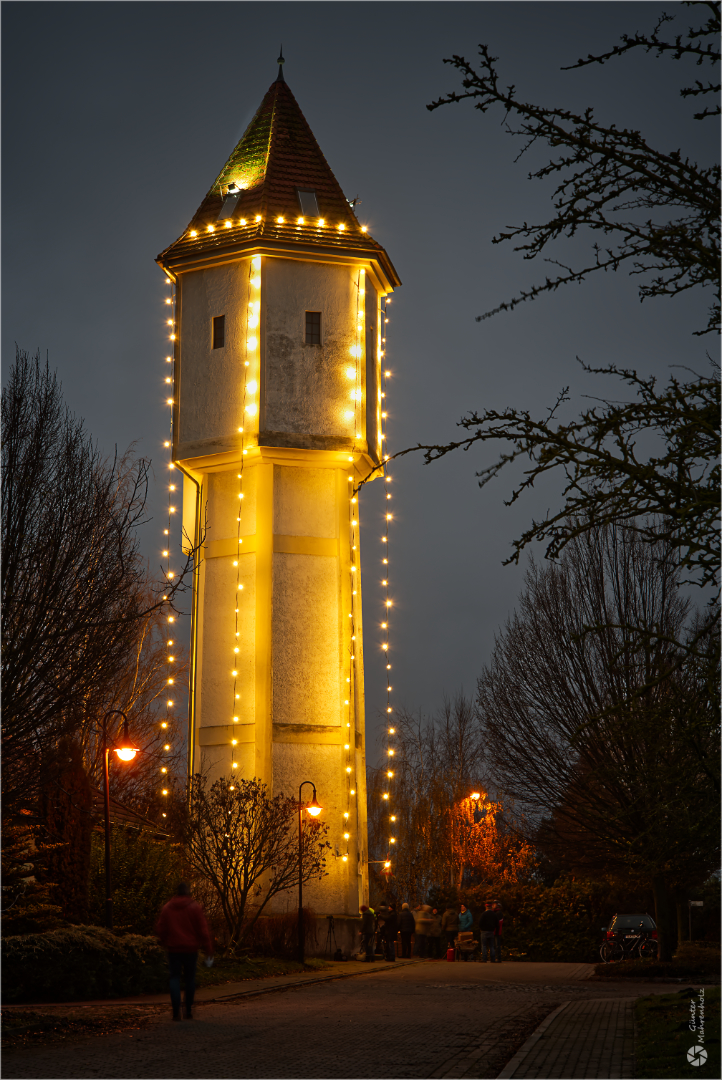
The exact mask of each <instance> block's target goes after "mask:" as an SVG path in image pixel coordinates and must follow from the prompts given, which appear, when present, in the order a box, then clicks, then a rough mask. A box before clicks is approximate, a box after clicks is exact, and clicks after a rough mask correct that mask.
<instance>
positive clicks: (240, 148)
mask: <svg viewBox="0 0 722 1080" xmlns="http://www.w3.org/2000/svg"><path fill="white" fill-rule="evenodd" d="M279 76H280V77H279V78H278V79H277V80H276V82H274V83H272V85H271V87H270V88H269V90H268V92H267V94H266V96H265V97H264V99H263V101H262V102H261V105H260V107H259V109H258V111H257V112H256V115H255V116H254V117H253V119H252V120H251V122H250V124H249V125H248V128H247V129H246V131H245V133H244V135H243V137H242V138H241V140H240V142H239V143H238V145H237V146H236V147H235V149H234V150H233V152H232V154H231V156H230V157H229V158H228V161H227V162H226V164H225V165H224V166H223V168H222V169H221V171H220V173H219V175H218V177H217V179H216V180H215V182H214V184H213V186H212V187H211V189H210V191H209V192H208V194H207V195H206V197H205V198H204V199H203V202H202V203H201V205H200V206H199V208H198V210H197V211H196V213H195V214H194V215H193V219H192V220H191V222H190V224H189V226H188V228H187V229H186V231H185V232H184V233H183V235H182V236H181V237H179V239H178V240H176V241H175V243H174V244H171V246H170V247H169V248H167V249H166V250H165V251H164V252H162V254H161V255H159V256H158V262H159V263H160V264H161V265H162V266H166V267H168V268H169V269H173V268H177V269H182V268H183V267H184V266H185V267H186V268H190V265H193V264H196V263H197V262H198V261H199V257H200V261H202V262H205V259H206V258H207V257H208V256H209V255H210V256H211V257H212V254H213V253H217V254H219V255H220V254H222V253H224V252H227V251H228V252H230V251H233V250H234V249H244V248H247V247H259V246H261V247H264V248H269V249H273V248H275V247H279V248H288V247H289V246H293V247H300V248H302V249H307V250H311V249H316V250H318V248H321V249H323V248H327V249H328V248H330V249H333V250H335V251H336V252H337V253H339V254H340V251H341V250H342V249H345V250H346V251H349V253H350V252H353V253H354V254H355V255H362V253H368V256H369V257H371V258H375V259H376V260H378V261H379V262H380V263H382V265H383V268H384V272H385V274H386V276H387V277H388V278H389V284H390V285H392V286H393V285H399V284H400V281H399V279H398V276H397V274H396V271H395V270H394V268H393V266H392V265H391V262H390V261H389V259H388V256H387V255H386V252H385V251H384V249H383V248H382V247H381V245H380V244H378V243H376V241H375V240H373V239H372V238H371V237H370V236H369V235H368V233H367V232H366V231H365V229H364V228H362V226H361V225H359V222H358V220H357V218H356V216H355V214H354V213H353V210H352V208H351V206H350V204H349V202H348V200H347V199H346V197H345V196H344V193H343V191H342V190H341V187H340V185H339V183H338V181H337V179H336V177H335V176H334V175H333V172H332V171H331V168H330V166H329V164H328V162H327V161H326V158H325V157H324V155H323V153H322V152H321V148H320V146H319V145H318V143H317V142H316V139H315V137H314V135H313V132H312V131H311V128H310V127H309V125H308V123H307V121H306V118H305V117H304V115H303V113H302V112H301V110H300V108H299V106H298V102H297V101H296V99H295V97H294V96H293V94H292V93H291V90H290V89H289V86H288V84H287V83H286V82H285V81H284V80H283V76H282V73H281V71H280V70H279ZM238 188H240V189H242V194H241V196H240V198H239V199H238V201H237V203H236V204H235V206H234V208H233V213H232V215H231V216H230V217H225V218H224V217H222V216H221V214H222V211H223V213H224V214H225V213H227V207H226V205H224V204H225V200H226V197H227V196H228V193H229V189H230V191H231V193H233V192H234V191H235V190H236V189H238ZM299 189H300V190H301V191H309V192H315V196H316V201H317V206H318V216H315V215H313V216H310V217H309V216H306V217H304V219H303V224H300V223H299V217H301V216H302V211H301V206H300V203H299V195H298V192H299ZM231 205H232V202H231Z"/></svg>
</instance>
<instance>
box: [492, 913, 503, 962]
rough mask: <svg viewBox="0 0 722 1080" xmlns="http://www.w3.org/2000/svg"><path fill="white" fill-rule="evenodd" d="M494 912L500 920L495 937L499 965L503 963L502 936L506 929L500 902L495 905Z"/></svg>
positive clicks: (496, 957) (496, 958)
mask: <svg viewBox="0 0 722 1080" xmlns="http://www.w3.org/2000/svg"><path fill="white" fill-rule="evenodd" d="M494 911H495V912H496V916H497V918H498V920H499V925H498V927H497V931H496V935H495V937H494V948H495V950H496V956H495V960H496V962H497V964H500V963H501V935H502V933H503V929H504V916H503V914H502V910H501V904H500V903H499V902H498V901H497V903H496V904H494Z"/></svg>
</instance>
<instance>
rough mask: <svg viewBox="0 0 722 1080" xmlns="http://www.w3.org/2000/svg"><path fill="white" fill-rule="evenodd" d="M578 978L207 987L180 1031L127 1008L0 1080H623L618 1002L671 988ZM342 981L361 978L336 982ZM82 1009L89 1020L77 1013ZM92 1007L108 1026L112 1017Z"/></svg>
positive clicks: (6, 1071) (379, 972) (439, 969)
mask: <svg viewBox="0 0 722 1080" xmlns="http://www.w3.org/2000/svg"><path fill="white" fill-rule="evenodd" d="M344 969H345V970H344ZM590 970H591V966H590V965H579V964H527V963H518V964H517V963H513V964H502V965H498V966H497V965H482V964H446V963H444V962H441V963H438V962H421V963H406V964H400V963H397V964H389V965H385V964H383V963H379V964H373V965H372V964H368V965H364V964H359V965H357V966H356V968H355V970H354V969H352V968H351V967H350V964H349V965H346V964H334V965H333V968H332V969H331V971H330V972H328V973H326V972H318V973H312V974H310V975H309V976H301V977H299V976H281V977H279V978H274V979H268V980H262V981H261V985H259V984H258V983H255V984H249V983H241V984H227V985H226V986H224V987H213V988H208V991H207V993H215V994H216V998H215V1000H212V1001H211V1000H206V1001H200V1002H199V1008H198V1010H197V1015H196V1019H195V1020H194V1022H193V1023H181V1024H174V1023H172V1022H171V1018H170V1009H169V1008H168V1003H167V999H166V998H165V997H163V1000H162V1004H161V1003H152V1002H149V1003H148V1004H147V1005H143V1004H140V1003H139V1002H138V999H135V1000H134V1002H133V1003H132V1005H131V1006H128V1005H126V1006H125V1011H126V1012H127V1013H135V1012H137V1013H138V1014H139V1015H138V1019H137V1021H135V1020H132V1019H131V1020H130V1021H126V1020H125V1019H124V1018H123V1017H122V1016H121V1017H120V1019H119V1024H118V1026H117V1027H112V1025H111V1026H110V1028H109V1030H108V1031H107V1032H105V1033H103V1034H98V1035H92V1034H90V1033H89V1034H87V1035H78V1036H73V1035H72V1034H70V1033H69V1034H68V1037H67V1038H65V1039H63V1037H62V1034H61V1036H60V1039H61V1041H55V1042H54V1043H53V1044H52V1045H48V1044H45V1045H43V1044H41V1043H39V1044H35V1045H29V1046H26V1047H17V1048H13V1049H9V1050H7V1051H6V1052H5V1054H4V1058H3V1075H4V1077H5V1078H6V1080H31V1078H36V1080H37V1078H42V1080H49V1078H53V1080H60V1078H64V1080H65V1078H67V1080H79V1078H85V1077H88V1078H91V1077H92V1078H98V1077H102V1078H104V1080H111V1078H114V1077H117V1078H123V1080H128V1078H132V1080H151V1078H159V1080H167V1078H173V1080H202V1078H207V1080H221V1078H224V1077H227V1078H233V1080H238V1078H246V1080H252V1078H258V1080H267V1078H271V1077H275V1078H284V1077H285V1078H293V1080H298V1078H346V1077H353V1078H357V1080H358V1078H369V1080H378V1078H379V1077H385V1078H399V1080H401V1078H410V1080H419V1078H421V1077H427V1078H429V1080H432V1078H443V1077H446V1078H469V1080H471V1078H474V1080H485V1078H489V1080H493V1078H497V1077H500V1076H501V1077H510V1078H511V1077H514V1078H522V1077H540V1078H541V1077H549V1078H552V1077H553V1078H554V1080H562V1078H567V1077H570V1078H571V1077H573V1078H575V1080H582V1078H586V1077H600V1078H602V1077H603V1078H605V1080H611V1078H612V1077H620V1078H621V1077H627V1076H630V1077H631V1076H633V1069H632V1041H631V1039H632V1026H631V1005H632V1002H633V1000H634V998H633V997H630V994H633V995H635V996H636V995H637V994H646V993H667V992H669V991H670V990H673V989H678V987H676V986H674V987H670V986H667V985H662V984H660V985H659V986H654V988H653V987H652V986H644V987H643V986H641V985H635V986H630V985H629V984H622V983H621V982H619V983H614V984H609V983H607V984H605V985H600V984H599V983H596V982H595V983H590V982H588V981H586V980H585V976H586V975H587V974H588V973H589V971H590ZM356 973H358V974H359V975H362V974H363V975H365V976H366V977H358V978H354V977H349V976H352V975H354V974H356ZM263 984H266V985H263ZM239 987H240V990H239V989H238V988H239ZM234 990H235V991H236V992H235V993H234ZM281 990H285V991H286V992H285V993H281V992H279V991H281ZM219 992H220V993H219ZM221 995H222V996H221ZM94 1004H95V1005H96V1007H97V1003H94ZM118 1004H120V1003H118ZM57 1008H60V1007H59V1006H58V1007H57ZM67 1008H68V1006H67V1005H66V1006H65V1009H66V1010H67ZM75 1008H76V1012H77V1010H78V1006H77V1005H76V1007H75ZM86 1008H87V1010H88V1014H89V1015H90V1009H91V1006H90V1004H88V1005H87V1006H86ZM106 1008H107V1011H108V1015H111V1014H113V1015H119V1013H120V1010H118V1012H117V1013H116V1010H115V1009H114V1008H113V1006H112V1005H108V1006H106ZM43 1011H45V1010H43ZM519 1047H521V1049H519ZM505 1062H508V1065H507V1066H506V1067H504V1066H505Z"/></svg>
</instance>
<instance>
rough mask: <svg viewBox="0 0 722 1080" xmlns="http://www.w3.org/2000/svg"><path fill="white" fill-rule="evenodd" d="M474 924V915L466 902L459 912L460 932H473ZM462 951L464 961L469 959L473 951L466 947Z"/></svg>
mask: <svg viewBox="0 0 722 1080" xmlns="http://www.w3.org/2000/svg"><path fill="white" fill-rule="evenodd" d="M473 926H474V916H473V915H472V913H471V912H470V911H469V909H468V907H467V906H466V904H462V905H461V912H460V914H459V933H460V934H466V933H471V931H472V929H473ZM460 951H461V957H462V960H464V961H466V960H468V959H469V956H470V955H471V953H470V952H469V951H468V950H466V949H461V950H460Z"/></svg>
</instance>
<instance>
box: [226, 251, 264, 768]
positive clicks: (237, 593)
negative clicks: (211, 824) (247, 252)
mask: <svg viewBox="0 0 722 1080" xmlns="http://www.w3.org/2000/svg"><path fill="white" fill-rule="evenodd" d="M260 318H261V257H260V255H256V256H254V258H252V259H251V260H250V261H249V264H248V308H247V312H246V351H245V360H244V362H243V367H242V369H241V373H242V387H241V420H242V423H241V425H240V427H239V428H238V433H239V435H240V436H241V455H240V464H239V469H240V472H238V474H237V478H238V514H237V517H236V551H235V554H234V558H233V566H234V568H235V571H236V574H235V587H234V590H233V628H234V638H233V654H232V656H233V668H232V671H231V678H232V680H233V690H232V693H233V711H232V715H233V723H234V724H238V723H239V722H240V708H241V707H240V701H241V690H240V682H239V678H240V676H239V674H238V657H239V654H240V650H241V644H240V640H241V625H242V617H241V593H242V592H243V582H242V581H241V548H242V546H243V537H242V536H241V522H242V518H243V499H244V492H243V474H244V464H245V459H246V455H247V453H248V447H247V445H246V444H247V436H248V428H249V427H251V428H252V427H253V426H254V424H255V420H254V417H255V416H256V415H257V414H258V405H257V403H256V401H255V396H256V393H257V391H258V379H257V378H256V377H255V376H256V374H257V372H256V367H257V363H258V355H259V353H258V333H257V330H258V326H259V323H260ZM251 367H253V371H251V370H250V369H251ZM249 374H252V375H253V376H254V378H252V379H249V378H248V376H249ZM237 745H238V738H237V737H236V735H235V734H234V735H233V736H232V737H231V770H233V769H237V768H238V762H237V761H236V756H237V752H236V749H235V748H236V746H237Z"/></svg>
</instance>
